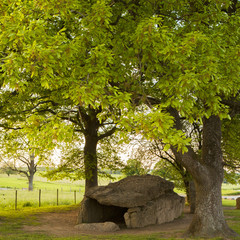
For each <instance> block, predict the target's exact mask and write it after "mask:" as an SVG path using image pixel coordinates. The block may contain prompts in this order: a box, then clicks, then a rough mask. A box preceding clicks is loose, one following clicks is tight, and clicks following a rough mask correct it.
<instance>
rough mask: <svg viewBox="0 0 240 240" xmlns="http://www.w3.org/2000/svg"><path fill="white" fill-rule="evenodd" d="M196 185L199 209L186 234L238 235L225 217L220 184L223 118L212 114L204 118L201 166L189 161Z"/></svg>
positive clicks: (221, 174)
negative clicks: (221, 119)
mask: <svg viewBox="0 0 240 240" xmlns="http://www.w3.org/2000/svg"><path fill="white" fill-rule="evenodd" d="M186 163H187V165H186V167H187V168H188V169H189V170H190V171H191V174H192V176H193V179H194V183H195V187H196V209H195V214H194V218H193V221H192V223H191V225H190V227H189V229H188V232H187V235H191V236H202V237H217V236H224V237H230V236H237V234H236V233H235V232H234V231H233V230H231V229H230V228H229V227H228V225H227V223H226V221H225V218H224V214H223V208H222V195H221V186H222V181H223V174H224V172H223V164H222V151H221V121H220V119H219V117H217V116H211V117H210V118H209V119H204V121H203V149H202V158H201V160H200V162H199V163H200V165H199V164H198V167H196V166H194V167H192V166H193V164H194V163H193V162H192V163H191V164H190V161H189V163H188V162H186Z"/></svg>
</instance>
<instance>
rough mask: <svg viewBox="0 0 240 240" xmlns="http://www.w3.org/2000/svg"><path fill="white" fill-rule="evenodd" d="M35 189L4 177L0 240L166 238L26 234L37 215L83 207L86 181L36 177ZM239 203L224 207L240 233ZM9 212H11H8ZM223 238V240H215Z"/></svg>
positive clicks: (152, 237)
mask: <svg viewBox="0 0 240 240" xmlns="http://www.w3.org/2000/svg"><path fill="white" fill-rule="evenodd" d="M108 182H109V180H106V179H101V180H100V184H101V185H104V184H107V183H108ZM34 187H35V190H34V191H33V192H28V191H27V190H22V189H23V188H24V189H25V188H27V180H26V178H25V177H22V176H19V175H12V176H10V177H7V175H4V174H0V188H9V189H10V190H0V240H25V239H26V240H28V239H29V240H31V239H36V240H47V239H58V240H80V239H81V240H93V239H102V240H157V239H165V238H164V234H163V233H159V234H158V233H154V234H141V235H117V234H116V235H99V236H87V235H84V236H80V237H68V238H66V237H65V238H63V237H53V236H49V235H47V234H44V233H37V234H36V233H26V232H24V231H23V229H22V227H23V226H24V225H38V224H39V223H38V221H37V216H38V214H42V213H45V212H62V211H68V210H71V209H74V208H79V205H72V204H73V203H74V200H75V199H74V191H76V194H77V195H76V197H77V203H79V202H80V201H81V199H82V197H83V192H84V181H78V182H73V183H72V182H70V181H57V182H50V181H47V180H46V179H44V178H42V177H40V176H36V177H35V182H34ZM15 189H17V191H18V206H17V207H18V210H17V211H16V210H14V208H15ZM39 189H41V195H42V198H41V206H42V207H40V208H39V207H38V204H39V202H38V201H39ZM57 189H59V199H58V201H59V205H60V204H64V206H56V204H57ZM239 189H240V186H239V185H238V186H236V185H230V184H223V188H222V192H223V194H224V195H236V194H239V192H240V190H239ZM235 204H236V202H235V201H234V200H225V199H224V200H223V205H224V206H226V207H231V209H227V210H224V212H225V216H226V219H227V221H228V224H229V226H230V227H231V228H232V229H234V230H235V231H236V232H238V233H239V234H240V224H239V223H240V210H234V206H235ZM6 210H7V211H6ZM171 239H174V238H171ZM215 239H219V240H220V239H221V238H215Z"/></svg>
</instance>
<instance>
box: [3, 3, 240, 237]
mask: <svg viewBox="0 0 240 240" xmlns="http://www.w3.org/2000/svg"><path fill="white" fill-rule="evenodd" d="M0 4H1V30H0V32H1V36H0V39H1V40H0V41H1V42H0V52H1V56H2V62H1V64H2V65H1V67H2V71H1V72H2V74H1V79H2V81H3V82H4V84H5V86H7V87H8V88H11V89H15V91H17V90H18V92H21V94H23V96H26V95H27V94H28V96H32V97H34V96H37V97H38V98H39V99H41V100H43V99H44V100H47V101H48V105H47V107H49V112H50V113H51V110H50V107H51V108H52V107H58V110H60V112H61V114H65V115H67V114H66V113H71V111H70V112H69V110H68V111H65V112H64V111H62V110H65V107H66V106H68V107H69V106H72V107H73V106H74V107H76V110H75V109H74V110H75V112H76V113H78V111H79V107H80V109H83V111H82V112H81V111H80V118H77V121H78V119H82V120H83V123H84V128H83V130H84V131H85V133H86V134H85V135H84V136H85V143H86V145H85V146H86V147H85V149H84V150H85V155H86V158H85V160H86V161H85V169H86V177H87V176H89V175H90V176H91V175H92V176H96V174H97V173H96V172H97V171H96V169H97V167H96V166H97V161H96V151H95V150H96V145H97V142H98V141H99V137H100V136H101V137H103V136H106V133H103V132H102V131H101V130H100V127H101V122H102V121H103V120H106V122H107V123H109V122H108V121H109V119H111V120H112V119H114V120H116V121H117V123H118V120H119V118H118V117H117V118H114V115H115V113H116V112H118V111H117V109H121V114H120V116H121V123H122V124H123V125H124V127H125V128H126V129H127V130H130V131H131V130H132V129H133V128H135V130H136V131H138V132H139V133H142V134H145V135H146V136H147V137H148V138H160V139H161V140H162V142H163V143H164V144H166V146H167V147H168V148H171V150H172V151H173V152H174V154H175V156H176V158H177V159H178V161H179V163H180V164H181V165H182V166H184V167H185V168H186V169H187V170H188V171H189V172H190V173H191V175H192V176H193V179H194V182H195V185H196V200H197V201H196V202H197V205H196V211H195V216H194V218H193V222H192V224H191V226H190V228H189V231H188V233H189V234H190V235H194V236H196V235H202V236H210V235H213V236H218V235H224V236H232V235H234V232H233V231H231V230H230V229H229V227H228V226H227V224H226V221H225V219H224V215H223V211H222V205H221V183H222V180H223V167H222V151H221V120H222V119H224V118H227V117H228V106H230V105H231V103H233V102H234V103H239V96H238V95H237V93H238V91H239V31H238V25H239V9H238V8H239V2H238V1H235V0H232V1H230V0H220V1H219V0H218V1H217V0H213V1H208V0H197V1H191V0H184V1H176V0H173V1H172V0H171V1H168V0H166V1H161V2H157V1H155V0H150V1H145V0H141V1H135V0H125V1H118V0H117V1H107V0H106V1H89V2H86V1H77V0H66V1H64V2H59V1H51V4H49V3H48V2H46V1H43V0H39V1H31V2H29V1H27V0H26V1H25V0H20V1H16V2H13V3H10V2H9V1H7V0H3V1H2V2H1V3H0ZM126 23H127V24H126ZM18 94H19V95H20V93H18ZM46 96H47V97H46ZM130 96H131V102H132V103H135V104H137V105H138V106H139V105H140V103H146V104H147V105H151V111H149V112H148V113H146V112H140V111H138V112H137V113H136V112H135V111H134V110H132V109H131V108H130V106H129V105H128V103H129V100H130ZM44 97H46V98H44ZM57 99H61V100H62V101H61V102H60V103H58V104H57V105H56V104H55V102H57V101H56V100H57ZM229 100H230V104H229ZM68 101H70V102H68ZM45 103H46V102H45ZM236 105H237V104H235V106H236ZM37 106H39V104H37ZM45 106H46V105H45ZM109 106H110V109H109ZM35 107H36V105H35ZM113 109H115V111H112V110H113ZM135 109H136V110H138V108H137V107H136V108H135ZM45 110H46V108H45V109H44V111H45ZM109 110H110V111H109ZM131 110H132V111H131ZM102 111H103V112H102ZM128 111H129V115H128V117H126V112H128ZM39 112H40V110H38V111H37V112H36V113H39ZM106 112H107V113H110V118H108V114H106ZM61 114H60V115H61ZM117 116H119V115H117ZM63 117H64V116H63ZM67 117H69V115H67ZM70 117H71V115H70ZM182 118H185V119H186V120H187V121H189V122H190V123H192V122H198V121H200V122H202V123H203V139H202V151H201V157H200V158H198V157H197V156H196V154H195V153H194V151H193V149H192V148H191V146H189V145H188V144H189V142H190V140H189V139H187V138H186V136H185V134H184V132H183V131H182V129H183V127H182V122H181V119H182ZM131 119H133V121H131ZM106 122H105V123H106ZM110 123H113V122H112V121H110ZM114 123H116V122H115V121H114ZM110 125H111V124H110ZM79 126H80V127H81V126H82V125H79ZM108 130H109V131H108V132H110V133H111V132H112V131H113V130H114V127H113V128H112V129H108ZM98 131H99V132H98ZM107 135H109V134H107ZM90 142H91V143H92V144H91V145H90V144H89V143H90ZM89 162H91V163H94V164H93V167H90V165H88V164H89ZM86 184H87V186H88V187H91V186H94V185H96V184H97V181H96V177H93V178H91V180H90V181H89V182H86Z"/></svg>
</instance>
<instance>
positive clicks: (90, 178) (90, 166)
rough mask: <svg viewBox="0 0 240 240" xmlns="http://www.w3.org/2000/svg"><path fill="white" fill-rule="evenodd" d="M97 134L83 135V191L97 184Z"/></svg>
mask: <svg viewBox="0 0 240 240" xmlns="http://www.w3.org/2000/svg"><path fill="white" fill-rule="evenodd" d="M97 142H98V139H97V136H91V135H87V136H85V146H84V166H85V192H86V191H87V190H88V189H89V188H91V187H95V186H97V185H98V177H97V176H98V174H97Z"/></svg>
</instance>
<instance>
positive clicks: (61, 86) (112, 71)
mask: <svg viewBox="0 0 240 240" xmlns="http://www.w3.org/2000/svg"><path fill="white" fill-rule="evenodd" d="M1 4H2V6H1V7H2V9H3V10H2V13H4V14H3V15H2V20H3V21H2V25H1V27H2V32H1V33H2V35H1V39H2V40H3V39H4V40H3V41H2V42H1V52H2V55H3V62H4V64H2V72H3V74H2V79H3V81H4V83H5V85H6V86H7V87H8V88H10V89H12V91H16V92H17V94H18V97H19V98H20V97H21V96H23V99H24V101H25V102H26V103H29V102H30V103H31V106H29V108H28V111H31V112H32V114H34V115H35V116H32V122H33V125H38V126H37V128H38V129H40V128H41V130H42V129H44V128H45V126H44V123H45V122H46V119H48V121H49V119H52V120H54V121H56V119H58V120H59V119H60V120H62V121H64V122H65V123H67V124H69V125H71V126H72V127H73V129H74V131H75V132H78V133H80V134H83V135H84V150H83V153H84V167H85V178H86V190H87V189H88V188H90V187H92V186H96V185H97V168H98V167H97V144H98V142H99V141H100V140H102V139H104V138H106V137H108V136H110V135H112V134H113V133H114V132H115V131H116V129H117V128H116V122H117V120H118V118H119V115H120V114H121V111H120V109H121V108H123V107H124V106H125V103H126V102H127V100H128V99H129V94H127V93H126V94H125V93H122V92H121V91H119V89H118V87H117V86H116V84H115V83H116V82H118V81H122V79H124V77H123V76H121V75H119V76H118V75H117V73H116V72H117V71H121V69H122V67H121V62H119V59H113V52H112V47H113V42H112V31H113V27H112V26H111V25H110V18H111V17H112V16H113V15H112V13H111V11H110V10H111V9H110V7H109V6H108V5H107V4H105V2H104V1H103V2H96V3H95V2H94V3H90V2H89V3H86V2H79V1H76V0H72V1H67V3H66V4H64V3H62V4H59V2H58V1H55V2H53V3H52V4H50V5H49V4H46V2H45V1H38V2H31V3H29V2H28V1H19V4H17V3H15V2H13V3H9V2H7V1H3V2H2V3H1ZM20 12H21V14H20V15H19V13H20ZM10 19H12V20H10ZM8 20H9V21H10V22H11V24H12V26H11V27H10V25H8V23H10V22H8ZM19 23H21V24H20V25H21V26H20V25H19ZM76 23H77V24H76ZM4 29H8V30H7V31H4ZM13 63H14V64H13ZM116 69H118V70H117V71H116ZM9 76H12V78H11V79H12V80H11V81H8V80H7V79H8V77H9ZM58 120H57V121H58ZM56 125H57V126H56V127H57V128H59V124H56ZM33 127H34V126H33ZM56 127H54V128H56ZM48 130H49V131H51V132H52V130H50V129H48ZM33 132H34V131H33ZM52 135H53V134H52Z"/></svg>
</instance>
